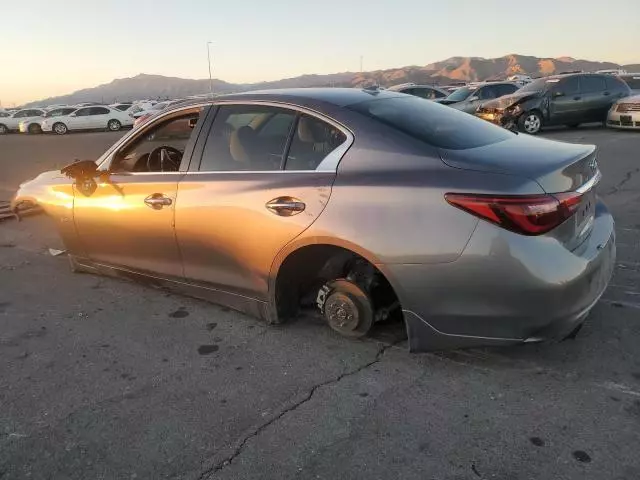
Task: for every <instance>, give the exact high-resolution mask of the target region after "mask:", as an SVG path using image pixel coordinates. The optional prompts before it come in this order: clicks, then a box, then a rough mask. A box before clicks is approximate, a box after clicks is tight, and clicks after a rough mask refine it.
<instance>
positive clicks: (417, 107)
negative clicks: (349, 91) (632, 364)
mask: <svg viewBox="0 0 640 480" xmlns="http://www.w3.org/2000/svg"><path fill="white" fill-rule="evenodd" d="M347 108H349V109H351V110H354V111H356V112H360V113H362V114H364V115H367V116H369V117H371V118H373V119H375V120H377V121H379V122H382V123H384V124H386V125H388V126H390V127H391V128H394V129H396V130H399V131H401V132H404V133H406V134H407V135H410V136H411V137H413V138H416V139H418V140H422V141H423V142H426V143H428V144H430V145H433V146H434V147H439V148H447V149H452V150H463V149H467V148H475V147H481V146H483V145H490V144H493V143H498V142H501V141H504V140H508V139H510V138H513V135H514V134H513V133H511V132H510V131H508V130H505V129H503V128H500V127H497V126H495V125H493V124H491V123H489V122H485V121H484V120H480V119H479V118H476V117H474V116H473V115H469V114H468V113H464V112H461V111H459V110H456V109H455V108H449V107H446V106H443V105H440V104H438V103H435V102H423V101H422V100H420V99H417V98H414V97H407V98H385V99H380V100H369V101H366V102H361V103H356V104H354V105H351V106H348V107H347Z"/></svg>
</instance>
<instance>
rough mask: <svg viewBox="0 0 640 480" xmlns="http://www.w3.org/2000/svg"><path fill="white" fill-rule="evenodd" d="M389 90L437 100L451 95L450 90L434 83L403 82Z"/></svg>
mask: <svg viewBox="0 0 640 480" xmlns="http://www.w3.org/2000/svg"><path fill="white" fill-rule="evenodd" d="M387 90H391V91H393V92H400V93H406V94H408V95H413V96H415V97H420V98H426V99H427V100H435V99H436V98H445V97H447V96H449V92H447V91H446V90H443V89H441V88H439V87H435V86H433V85H416V84H415V83H403V84H401V85H394V86H392V87H389V88H388V89H387Z"/></svg>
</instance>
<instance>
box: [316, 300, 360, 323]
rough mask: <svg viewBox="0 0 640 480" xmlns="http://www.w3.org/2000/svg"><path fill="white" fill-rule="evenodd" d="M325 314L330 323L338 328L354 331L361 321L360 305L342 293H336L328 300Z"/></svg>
mask: <svg viewBox="0 0 640 480" xmlns="http://www.w3.org/2000/svg"><path fill="white" fill-rule="evenodd" d="M325 315H326V318H327V320H328V321H329V324H330V325H331V326H332V327H333V328H335V329H336V330H343V331H354V330H355V329H357V328H358V324H359V323H360V316H359V314H358V307H357V306H356V305H355V304H354V303H353V301H352V300H351V299H350V298H349V297H347V296H346V295H343V294H341V293H336V294H334V295H332V296H331V298H329V299H328V300H327V303H326V305H325Z"/></svg>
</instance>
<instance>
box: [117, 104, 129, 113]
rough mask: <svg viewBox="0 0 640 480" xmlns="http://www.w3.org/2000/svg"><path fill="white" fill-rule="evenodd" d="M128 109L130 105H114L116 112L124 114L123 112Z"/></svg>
mask: <svg viewBox="0 0 640 480" xmlns="http://www.w3.org/2000/svg"><path fill="white" fill-rule="evenodd" d="M129 107H131V104H130V103H129V104H127V103H123V104H121V105H116V108H117V109H118V110H120V111H121V112H124V111H125V110H127V109H128V108H129Z"/></svg>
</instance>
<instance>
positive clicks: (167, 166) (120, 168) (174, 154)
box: [110, 112, 200, 172]
mask: <svg viewBox="0 0 640 480" xmlns="http://www.w3.org/2000/svg"><path fill="white" fill-rule="evenodd" d="M199 115H200V114H199V112H196V113H190V114H188V115H184V116H180V117H177V118H172V119H170V120H168V121H166V122H164V123H162V124H160V125H159V126H157V127H155V128H152V129H151V130H147V131H145V132H144V133H143V135H142V136H141V137H139V138H138V139H137V140H136V141H134V142H133V143H132V144H129V145H127V146H125V147H124V148H123V149H122V150H120V151H119V152H117V153H116V154H115V156H114V160H113V162H112V164H111V168H110V170H111V171H113V172H176V171H178V169H179V168H180V162H181V161H182V155H183V154H184V150H185V148H186V146H187V142H188V141H189V139H190V138H191V134H192V133H193V129H194V127H195V126H196V124H197V123H198V118H199Z"/></svg>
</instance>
